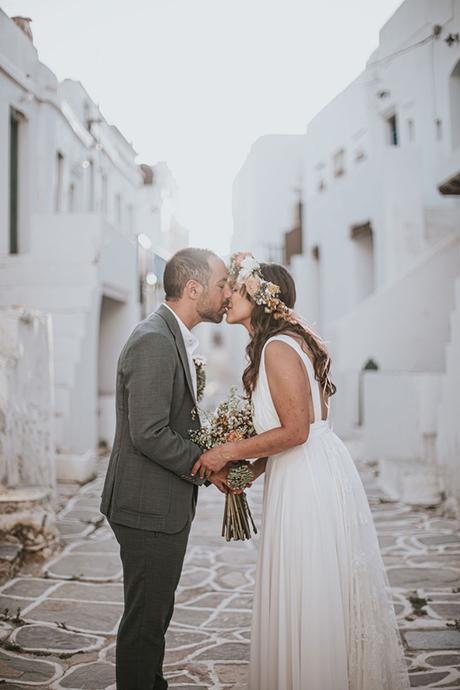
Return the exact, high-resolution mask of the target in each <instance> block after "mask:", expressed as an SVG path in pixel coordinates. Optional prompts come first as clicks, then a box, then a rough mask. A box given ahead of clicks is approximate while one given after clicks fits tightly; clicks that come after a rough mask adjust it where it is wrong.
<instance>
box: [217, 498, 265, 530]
mask: <svg viewBox="0 0 460 690" xmlns="http://www.w3.org/2000/svg"><path fill="white" fill-rule="evenodd" d="M250 525H252V529H253V532H254V534H257V528H256V526H255V524H254V520H253V517H252V514H251V510H250V508H249V505H248V501H247V498H246V494H245V493H242V494H236V495H235V494H231V493H228V494H227V496H226V499H225V509H224V518H223V521H222V536H223V537H224V536H225V538H226V540H227V541H232V540H233V541H244V540H245V539H250V538H251V527H250Z"/></svg>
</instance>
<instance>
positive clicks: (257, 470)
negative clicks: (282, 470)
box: [251, 458, 268, 481]
mask: <svg viewBox="0 0 460 690" xmlns="http://www.w3.org/2000/svg"><path fill="white" fill-rule="evenodd" d="M267 460H268V458H257V460H255V461H254V462H252V463H251V469H252V471H253V474H254V481H255V480H256V479H258V478H259V477H260V475H261V474H263V473H264V472H265V469H266V467H267Z"/></svg>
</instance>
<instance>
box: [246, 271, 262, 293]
mask: <svg viewBox="0 0 460 690" xmlns="http://www.w3.org/2000/svg"><path fill="white" fill-rule="evenodd" d="M244 284H245V285H246V290H247V291H248V292H249V294H250V295H251V297H254V295H255V294H256V292H257V290H258V289H259V285H260V281H259V280H258V279H257V278H256V277H255V276H249V278H246V280H245V281H244Z"/></svg>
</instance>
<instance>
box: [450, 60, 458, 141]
mask: <svg viewBox="0 0 460 690" xmlns="http://www.w3.org/2000/svg"><path fill="white" fill-rule="evenodd" d="M449 82H450V83H449V96H450V132H451V140H452V148H453V149H457V148H459V147H460V60H459V61H458V62H457V64H456V65H455V67H454V69H453V70H452V72H451V75H450V80H449Z"/></svg>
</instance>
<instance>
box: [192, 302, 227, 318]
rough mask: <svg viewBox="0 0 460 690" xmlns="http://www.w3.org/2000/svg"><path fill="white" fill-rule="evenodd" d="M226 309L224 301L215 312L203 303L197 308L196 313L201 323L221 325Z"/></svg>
mask: <svg viewBox="0 0 460 690" xmlns="http://www.w3.org/2000/svg"><path fill="white" fill-rule="evenodd" d="M227 307H228V301H225V302H224V303H223V304H222V306H221V307H220V309H218V310H217V311H216V310H215V309H211V307H210V306H209V305H208V304H206V303H204V304H203V305H202V306H200V307H199V308H198V310H197V311H198V315H199V317H200V319H201V320H202V321H206V322H208V323H221V321H222V319H223V318H224V315H225V311H226V309H227Z"/></svg>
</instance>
